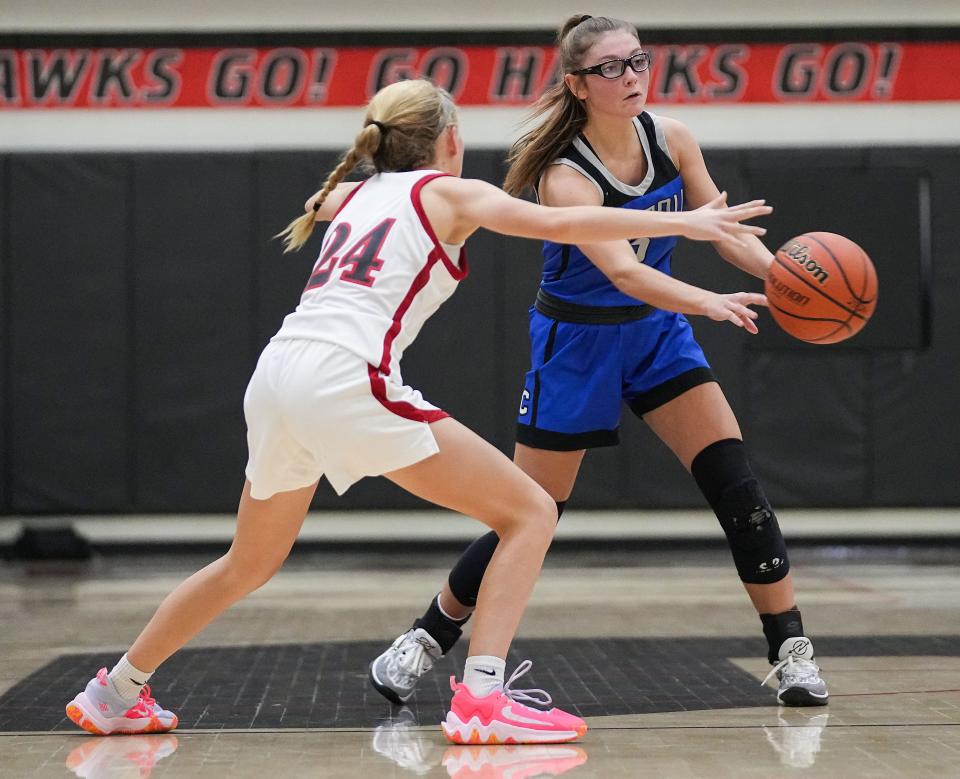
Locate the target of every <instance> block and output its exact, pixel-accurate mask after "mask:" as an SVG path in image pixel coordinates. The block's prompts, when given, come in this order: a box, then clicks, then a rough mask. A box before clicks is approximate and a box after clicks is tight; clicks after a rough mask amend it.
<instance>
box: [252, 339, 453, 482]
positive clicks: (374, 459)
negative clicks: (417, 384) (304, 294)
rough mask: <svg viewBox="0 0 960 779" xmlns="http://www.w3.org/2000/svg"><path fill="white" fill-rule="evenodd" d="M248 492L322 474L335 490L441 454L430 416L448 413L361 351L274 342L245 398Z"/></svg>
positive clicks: (301, 342)
mask: <svg viewBox="0 0 960 779" xmlns="http://www.w3.org/2000/svg"><path fill="white" fill-rule="evenodd" d="M243 411H244V416H245V417H246V420H247V447H248V450H249V459H248V461H247V468H246V475H247V479H248V480H249V481H250V484H251V490H250V494H251V496H252V497H254V498H256V499H258V500H266V499H267V498H269V497H271V496H272V495H274V494H276V493H278V492H285V491H287V490H295V489H299V488H301V487H306V486H308V485H310V484H313V483H314V482H315V481H317V480H318V479H319V478H320V476H321V475H323V476H326V477H327V479H328V480H329V482H330V484H331V485H332V486H333V488H334V489H335V490H336V491H337V494H338V495H342V494H343V493H344V492H346V491H347V490H348V489H349V488H350V486H351V485H352V484H354V483H355V482H357V481H359V480H360V479H362V478H363V477H364V476H379V475H381V474H383V473H388V472H390V471H395V470H397V469H399V468H405V467H406V466H408V465H413V464H414V463H418V462H420V461H421V460H424V459H426V458H427V457H430V456H431V455H434V454H436V453H437V452H439V451H440V448H439V447H438V446H437V442H436V439H435V438H434V437H433V433H432V432H431V430H430V424H429V423H430V422H435V421H437V420H438V419H443V418H444V417H446V416H447V414H446V413H445V412H443V411H441V410H440V409H438V408H437V407H436V406H433V405H431V404H430V403H427V402H426V401H425V400H424V399H423V396H422V395H421V394H420V393H419V392H418V391H417V390H415V389H412V388H410V387H407V386H405V385H404V384H403V383H402V381H397V380H395V379H394V378H393V377H391V376H382V375H380V374H379V373H378V372H377V370H376V368H374V367H373V366H371V365H369V364H368V363H367V362H366V361H365V360H363V359H362V358H361V357H359V356H357V355H355V354H354V353H352V352H350V351H348V350H347V349H344V348H343V347H342V346H338V345H336V344H330V343H325V342H323V341H307V340H279V341H272V342H271V343H270V344H268V345H267V348H266V349H264V350H263V353H262V354H261V355H260V360H259V361H258V362H257V368H256V370H255V371H254V373H253V377H252V378H251V379H250V384H249V385H248V386H247V391H246V394H245V395H244V399H243Z"/></svg>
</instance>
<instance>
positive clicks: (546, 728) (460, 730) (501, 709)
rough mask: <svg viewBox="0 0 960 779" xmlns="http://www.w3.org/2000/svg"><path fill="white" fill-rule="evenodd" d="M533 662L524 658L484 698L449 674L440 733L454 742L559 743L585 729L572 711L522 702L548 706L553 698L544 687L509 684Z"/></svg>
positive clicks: (573, 737)
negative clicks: (518, 687) (449, 693)
mask: <svg viewBox="0 0 960 779" xmlns="http://www.w3.org/2000/svg"><path fill="white" fill-rule="evenodd" d="M532 665H533V663H531V662H530V661H529V660H524V661H523V662H522V663H520V665H518V666H517V669H516V670H515V671H514V672H513V674H512V675H511V677H510V678H509V679H508V680H507V682H506V684H504V685H503V690H501V691H494V692H492V693H490V694H489V695H487V696H485V697H483V698H477V697H475V696H474V695H473V694H472V693H471V692H470V690H469V689H467V686H466V685H465V684H458V683H457V681H456V679H455V678H454V677H453V676H451V677H450V689H451V690H453V700H452V701H451V702H450V711H448V712H447V718H446V720H444V721H443V722H441V723H440V727H441V728H443V734H444V735H445V736H446V737H447V740H448V741H452V742H453V743H454V744H559V743H562V742H564V741H573V740H574V739H577V738H580V737H581V736H583V735H584V734H585V733H586V732H587V723H586V722H584V721H583V720H582V719H580V718H579V717H575V716H574V715H573V714H568V713H567V712H565V711H562V710H561V709H557V708H553V709H550V710H549V711H544V710H543V709H533V708H530V707H529V706H525V705H524V704H523V703H521V701H530V702H531V703H536V704H538V705H540V706H549V705H550V704H551V703H553V699H552V698H551V697H550V696H549V695H548V694H547V693H546V692H544V691H543V690H514V689H511V685H512V684H513V682H514V681H516V680H517V679H518V678H519V677H521V676H523V675H524V674H525V673H526V672H527V671H529V670H530V667H531V666H532Z"/></svg>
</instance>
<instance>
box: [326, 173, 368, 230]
mask: <svg viewBox="0 0 960 779" xmlns="http://www.w3.org/2000/svg"><path fill="white" fill-rule="evenodd" d="M369 180H370V179H364V180H363V181H361V182H360V183H359V184H357V186H355V187H354V188H353V189H351V190H350V193H349V194H348V195H347V196H346V197H345V198H344V199H343V202H342V203H341V204H340V208H338V209H337V211H336V213H335V214H334V215H333V216H331V217H330V221H331V222H332V221H333V220H334V219H336V218H337V217H338V216H340V212H341V211H343V209H344V208H346V206H347V203H349V202H350V201H351V200H352V199H353V196H354V195H356V194H357V192H359V191H360V188H361V187H362V186H363V185H364V184H366V183H367V182H368V181H369Z"/></svg>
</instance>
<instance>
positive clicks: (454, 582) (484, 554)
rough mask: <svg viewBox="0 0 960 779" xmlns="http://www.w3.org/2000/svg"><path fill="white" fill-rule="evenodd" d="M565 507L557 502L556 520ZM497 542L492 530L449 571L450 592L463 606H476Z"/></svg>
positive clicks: (472, 545)
mask: <svg viewBox="0 0 960 779" xmlns="http://www.w3.org/2000/svg"><path fill="white" fill-rule="evenodd" d="M566 505H567V502H566V501H565V500H561V501H558V502H557V519H558V520H559V519H560V515H561V514H563V507H564V506H566ZM499 541H500V538H499V537H498V536H497V534H496V533H494V532H493V531H492V530H491V531H490V532H489V533H487V534H486V535H484V536H480V538H478V539H477V540H476V541H474V542H473V543H472V544H470V546H468V547H467V548H466V549H465V550H464V552H463V554H462V555H460V559H459V560H457V563H456V565H454V566H453V570H452V571H450V577H449V578H448V579H447V583H448V584H449V585H450V592H452V593H453V597H454V598H456V599H457V600H458V601H460V603H462V604H463V605H464V606H476V605H477V595H478V594H479V593H480V582H482V581H483V574H484V573H486V570H487V566H488V565H489V564H490V559H491V558H492V557H493V553H494V552H496V551H497V543H499Z"/></svg>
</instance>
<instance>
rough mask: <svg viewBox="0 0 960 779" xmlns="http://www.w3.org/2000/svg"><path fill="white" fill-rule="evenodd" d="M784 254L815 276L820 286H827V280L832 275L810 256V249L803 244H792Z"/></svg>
mask: <svg viewBox="0 0 960 779" xmlns="http://www.w3.org/2000/svg"><path fill="white" fill-rule="evenodd" d="M784 254H786V255H787V257H789V258H790V259H791V260H793V261H794V262H795V263H797V265H799V266H800V267H801V268H803V269H804V270H805V271H806V272H807V273H809V274H810V275H811V276H813V277H814V278H815V279H816V280H817V281H818V282H819V283H820V284H826V282H827V279H829V278H830V274H829V273H827V272H826V271H825V270H824V269H823V268H821V267H820V266H819V265H818V264H817V261H816V260H814V259H813V258H812V257H811V256H810V247H808V246H805V245H804V244H802V243H791V244H790V245H789V246H787V248H786V250H784Z"/></svg>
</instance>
